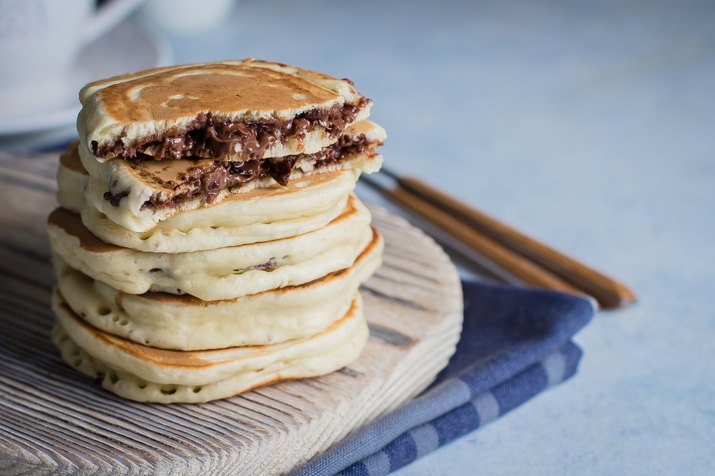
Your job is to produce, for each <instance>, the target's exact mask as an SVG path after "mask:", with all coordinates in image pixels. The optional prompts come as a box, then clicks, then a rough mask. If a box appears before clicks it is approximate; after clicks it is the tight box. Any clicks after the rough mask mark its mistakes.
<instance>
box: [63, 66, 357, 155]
mask: <svg viewBox="0 0 715 476" xmlns="http://www.w3.org/2000/svg"><path fill="white" fill-rule="evenodd" d="M80 101H81V103H82V111H81V113H80V116H79V117H78V121H77V127H78V130H79V132H80V137H81V140H82V141H83V142H84V144H85V145H86V146H87V148H88V149H89V150H92V151H93V152H94V153H95V155H97V156H98V159H100V161H101V160H104V159H108V158H111V157H115V156H121V155H129V156H131V155H132V153H136V152H137V149H136V147H137V144H139V149H138V151H139V152H144V153H149V154H151V155H155V156H156V157H157V158H180V157H179V156H178V152H177V153H176V154H174V155H173V156H171V155H167V156H161V157H160V156H159V155H160V154H159V152H161V150H159V149H161V147H160V146H156V144H150V146H149V147H148V149H147V146H146V143H147V142H146V141H147V140H148V139H153V140H154V142H156V141H157V140H159V141H161V140H163V139H164V138H165V137H166V136H167V135H168V136H171V137H172V138H175V137H177V136H180V135H183V134H184V133H185V132H186V131H187V130H194V129H196V126H197V124H196V121H197V118H201V117H203V116H202V115H206V114H209V115H210V118H212V120H214V121H229V122H231V123H241V124H244V125H248V126H249V127H254V126H256V125H257V124H258V125H265V124H273V125H275V124H276V122H281V121H293V120H294V119H296V116H300V117H306V116H305V115H306V114H308V119H310V118H311V117H313V116H311V115H315V114H317V113H320V112H323V111H327V110H331V108H332V111H333V113H334V116H335V114H337V116H340V118H338V119H337V124H333V125H331V124H327V128H328V129H330V128H331V127H332V130H326V123H325V121H322V122H321V121H318V122H319V123H320V125H318V126H315V127H312V128H309V129H307V133H306V130H305V129H303V134H300V133H295V131H293V130H290V131H287V132H290V133H286V136H287V137H278V138H277V140H275V143H273V144H272V145H270V146H269V147H267V148H265V150H264V151H259V152H263V154H262V157H266V158H269V157H282V156H284V155H291V154H299V153H313V152H314V151H317V150H319V149H321V148H322V147H324V146H325V145H328V144H330V143H332V142H334V141H335V140H336V139H337V136H339V134H340V132H342V130H343V129H344V128H345V127H347V125H349V123H352V122H354V121H355V120H359V119H364V118H365V117H367V114H368V113H369V111H368V109H369V101H368V100H366V99H365V98H364V97H363V96H361V95H360V94H359V93H358V92H357V91H356V90H355V88H354V87H353V86H352V83H351V82H350V81H348V80H340V79H336V78H333V77H330V76H327V75H324V74H321V73H317V72H313V71H308V70H303V69H300V68H295V67H291V66H287V65H283V64H280V63H271V62H264V61H256V60H252V59H248V60H240V61H221V62H214V63H201V64H192V65H183V66H172V67H167V68H156V69H150V70H146V71H142V72H138V73H133V74H126V75H122V76H117V77H114V78H110V79H106V80H102V81H96V82H93V83H90V84H88V85H86V86H85V87H84V88H82V90H81V91H80ZM351 106H353V108H352V109H350V107H351ZM336 108H338V109H339V110H338V111H337V112H336ZM341 108H343V109H341ZM341 111H347V112H348V114H347V119H350V120H348V121H342V119H341V118H343V117H345V114H342V112H341ZM352 113H356V115H355V114H352ZM341 114H342V116H341ZM301 115H302V116H301ZM337 116H335V117H337ZM343 122H347V123H343ZM281 123H282V122H281ZM333 126H334V127H333ZM202 127H203V126H202ZM192 128H193V129H192ZM336 129H340V130H336ZM239 132H240V131H239ZM284 132H286V131H284ZM298 132H300V131H298ZM291 133H292V135H294V136H296V137H291ZM254 139H255V138H254ZM258 139H260V134H259V137H258ZM259 142H260V141H259ZM142 143H143V144H142ZM117 144H119V145H120V146H121V147H119V148H117V147H113V146H116V145H117ZM263 145H265V144H263ZM120 149H121V150H120ZM233 149H235V147H234V148H233ZM233 149H232V150H230V151H228V153H227V155H224V156H222V157H216V156H215V155H216V154H214V153H215V151H202V153H199V154H198V155H199V156H203V157H206V158H220V159H222V160H244V159H245V158H246V157H245V153H246V150H247V149H246V150H233ZM241 149H243V147H242V148H241ZM313 149H314V150H313ZM306 150H309V151H308V152H306ZM184 152H186V153H184ZM190 153H191V154H192V155H197V154H196V150H193V151H191V150H187V151H183V152H181V156H184V155H189V154H190ZM212 154H213V155H212ZM252 158H256V157H252Z"/></svg>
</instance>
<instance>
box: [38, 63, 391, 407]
mask: <svg viewBox="0 0 715 476" xmlns="http://www.w3.org/2000/svg"><path fill="white" fill-rule="evenodd" d="M80 100H81V102H82V111H81V112H80V115H79V117H78V121H77V126H78V131H79V135H80V141H79V143H75V144H73V145H71V146H70V147H69V149H68V150H67V151H66V152H65V154H64V155H63V156H62V157H61V160H60V169H59V173H58V182H59V193H58V199H59V202H60V206H61V208H57V209H56V210H55V211H53V212H52V214H51V215H50V217H49V225H48V228H49V235H50V242H51V245H52V249H53V262H54V267H55V272H56V275H57V281H58V285H57V288H56V290H55V292H54V294H53V309H54V312H55V315H56V317H57V319H56V326H55V330H54V332H53V338H54V341H55V343H56V344H57V346H58V347H59V349H60V351H61V353H62V357H63V358H64V359H65V360H66V361H67V362H68V363H69V364H71V365H72V366H74V367H75V368H77V369H78V370H79V371H81V372H83V373H85V374H88V375H90V376H92V377H94V378H95V379H96V380H97V382H99V383H101V385H102V386H103V387H104V388H106V389H108V390H110V391H112V392H114V393H116V394H118V395H120V396H122V397H126V398H130V399H133V400H138V401H151V402H163V403H169V402H204V401H208V400H213V399H217V398H225V397H228V396H232V395H236V394H238V393H241V392H244V391H246V390H249V389H251V388H255V387H257V386H259V385H265V384H268V383H272V382H277V381H282V380H286V379H295V378H303V377H311V376H317V375H323V374H326V373H329V372H332V371H335V370H337V369H339V368H341V367H343V366H345V365H347V364H348V363H350V362H352V361H353V360H354V359H356V358H357V356H358V355H359V354H360V351H361V350H362V348H363V346H364V345H365V343H366V341H367V337H368V329H367V324H366V321H365V318H364V316H363V313H362V303H361V299H360V294H359V292H358V288H359V286H360V284H361V283H362V282H363V281H365V280H366V279H367V278H368V277H369V276H370V275H371V274H372V273H373V272H374V271H375V270H376V269H377V267H378V266H379V265H380V262H381V253H382V246H383V244H382V239H381V237H380V235H379V234H378V232H377V231H376V230H375V229H374V228H372V227H371V225H370V220H371V217H370V214H369V212H368V211H367V209H366V208H365V206H364V205H363V204H362V203H361V202H360V200H358V198H357V197H356V196H355V195H353V194H352V191H353V188H354V186H355V182H356V180H357V179H358V177H359V175H360V173H361V172H374V171H377V170H378V169H379V168H380V165H381V163H382V157H381V156H380V155H379V154H377V152H376V148H377V147H378V146H379V145H381V144H382V141H383V140H384V139H385V132H384V130H383V129H382V128H381V127H380V126H378V125H376V124H374V123H372V122H370V121H368V120H367V117H368V115H369V112H370V106H371V102H370V101H369V100H368V99H366V98H365V97H363V96H361V95H360V94H359V93H358V92H357V91H356V90H355V88H354V87H353V84H352V83H351V82H350V81H348V80H339V79H335V78H333V77H330V76H327V75H324V74H320V73H316V72H312V71H307V70H303V69H299V68H294V67H291V66H287V65H283V64H277V63H269V62H263V61H256V60H244V61H224V62H217V63H204V64H195V65H186V66H176V67H169V68H159V69H153V70H148V71H143V72H139V73H135V74H128V75H123V76H119V77H115V78H110V79H107V80H103V81H98V82H94V83H91V84H89V85H87V86H85V87H84V88H83V89H82V91H81V92H80Z"/></svg>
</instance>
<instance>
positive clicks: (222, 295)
mask: <svg viewBox="0 0 715 476" xmlns="http://www.w3.org/2000/svg"><path fill="white" fill-rule="evenodd" d="M369 223H370V212H369V211H368V210H367V208H365V206H364V205H363V204H362V203H361V202H360V201H359V200H358V199H357V197H355V196H351V198H350V202H349V205H348V207H346V209H345V211H344V212H343V213H342V214H341V215H340V216H338V217H337V218H336V219H334V220H333V221H331V222H330V223H329V224H328V225H326V226H324V227H323V228H319V229H317V230H314V231H312V232H309V233H305V234H302V235H298V236H293V237H288V238H282V239H279V240H272V241H267V242H263V243H251V244H245V245H239V246H231V247H226V248H220V249H215V250H205V251H195V252H191V253H174V254H170V253H146V252H142V251H136V250H132V249H129V248H122V247H119V246H116V245H112V244H108V243H105V242H103V241H101V240H100V239H98V238H97V237H95V236H94V235H92V234H91V233H90V232H89V230H87V228H85V226H84V225H83V224H82V220H81V219H80V217H79V215H77V214H74V213H71V212H69V211H67V210H64V209H62V208H58V209H56V210H55V211H53V212H52V213H51V214H50V216H49V219H48V233H49V236H50V244H51V246H52V249H53V251H54V252H55V253H57V254H58V255H60V256H61V257H62V258H63V259H64V260H65V261H67V263H68V264H69V265H70V266H72V267H73V268H76V269H79V270H80V271H82V272H83V273H85V274H87V275H89V276H91V277H92V278H94V279H96V280H98V281H102V282H104V283H106V284H108V285H110V286H112V287H113V288H115V289H117V290H119V291H122V292H125V293H128V294H142V293H145V292H147V291H156V292H167V293H171V294H190V295H192V296H195V297H198V298H199V299H202V300H205V301H214V300H220V299H233V298H236V297H241V296H244V295H247V294H254V293H258V292H262V291H266V290H270V289H275V288H278V287H282V286H292V285H297V284H303V283H306V282H309V281H312V280H314V279H317V278H320V277H322V276H325V275H326V274H328V273H331V272H333V271H337V270H339V269H343V268H347V267H349V266H350V265H352V263H353V262H354V261H355V259H356V258H357V256H358V255H359V254H360V252H361V251H362V250H363V249H364V248H365V246H367V244H368V243H369V242H370V240H371V239H372V230H371V228H370V225H369Z"/></svg>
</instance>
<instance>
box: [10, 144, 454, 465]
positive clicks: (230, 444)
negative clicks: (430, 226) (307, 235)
mask: <svg viewBox="0 0 715 476" xmlns="http://www.w3.org/2000/svg"><path fill="white" fill-rule="evenodd" d="M56 163H57V162H56V157H55V156H35V157H19V156H9V155H4V154H0V190H2V192H0V193H1V194H2V196H1V201H0V203H2V206H1V207H0V230H1V231H0V473H9V474H42V473H55V472H63V473H72V474H76V473H79V474H82V473H84V474H105V473H114V474H140V473H153V474H169V473H174V474H279V473H285V472H286V471H289V470H290V469H291V468H293V467H295V466H297V465H300V464H302V463H304V462H306V461H307V460H309V459H310V458H312V457H313V456H315V455H316V454H319V453H320V452H322V451H324V450H325V449H327V448H328V447H329V446H330V445H331V444H333V443H334V442H336V441H338V440H339V439H341V438H342V437H344V436H345V435H346V434H347V433H349V432H350V431H352V430H354V429H356V428H358V427H360V426H361V425H364V424H365V423H366V422H369V421H370V420H372V419H374V418H376V417H377V416H379V415H381V414H384V413H385V412H387V411H390V410H391V409H394V408H395V407H396V406H398V405H399V404H401V403H403V402H404V401H406V400H408V399H410V398H412V397H414V396H415V395H416V394H418V393H419V392H420V391H422V390H423V389H424V388H425V387H426V386H427V385H429V383H430V382H431V381H432V380H433V379H434V377H435V375H436V374H437V373H438V372H439V370H440V369H441V368H442V367H443V366H444V365H445V364H446V363H447V360H448V358H449V356H450V355H451V354H452V352H453V351H454V347H455V345H456V343H457V340H458V338H459V332H460V329H461V316H462V299H461V288H460V285H459V277H458V275H457V273H456V270H455V269H454V267H453V266H452V264H451V262H450V261H449V258H448V257H447V256H446V255H445V253H444V252H443V251H442V250H441V249H440V248H439V247H438V246H437V245H436V244H435V243H434V242H433V241H432V240H431V239H430V238H428V237H427V236H426V235H424V234H423V233H422V232H421V231H419V230H417V229H416V228H413V227H412V226H410V225H409V224H408V223H407V222H406V221H404V220H403V219H401V218H398V217H395V216H392V215H390V214H388V213H387V212H385V211H383V210H373V215H374V221H375V224H376V225H377V227H378V228H379V229H380V231H381V232H382V233H383V235H384V237H385V242H386V248H385V257H384V265H383V266H382V268H381V269H380V270H379V271H378V272H377V273H376V275H375V276H374V277H373V278H372V279H370V280H369V281H368V282H367V283H366V284H365V285H364V286H363V288H362V293H363V297H364V300H365V314H366V316H367V318H368V321H369V324H370V340H369V342H368V345H367V347H366V349H365V351H364V352H363V354H362V356H361V357H360V359H358V361H356V362H355V363H353V364H352V365H350V366H349V367H348V368H345V369H343V370H341V371H339V372H336V373H333V374H331V375H328V376H325V377H320V378H314V379H308V380H300V381H294V382H285V383H281V384H279V385H274V386H270V387H264V388H261V389H257V390H254V391H252V392H249V393H247V394H244V395H241V396H237V397H234V398H230V399H227V400H222V401H216V402H211V403H206V404H200V405H177V404H174V405H149V404H139V403H134V402H129V401H126V400H122V399H120V398H118V397H116V396H114V395H112V394H110V393H108V392H106V391H104V390H102V389H101V388H100V387H98V386H97V385H95V384H94V383H93V382H92V381H91V380H89V379H87V378H86V377H84V376H82V375H80V374H79V373H77V372H76V371H74V370H73V369H71V368H70V367H68V366H67V365H65V364H64V363H63V362H62V361H61V360H60V358H59V355H58V353H57V351H56V350H55V348H54V347H53V345H52V343H51V341H50V337H49V334H50V329H51V325H52V319H53V318H52V314H51V311H50V308H49V298H50V291H51V289H52V286H53V284H54V283H53V277H52V273H51V269H50V265H49V246H48V244H47V238H46V232H45V223H46V216H47V214H48V213H49V211H50V210H51V209H52V208H53V207H54V206H55V197H54V193H55V172H56Z"/></svg>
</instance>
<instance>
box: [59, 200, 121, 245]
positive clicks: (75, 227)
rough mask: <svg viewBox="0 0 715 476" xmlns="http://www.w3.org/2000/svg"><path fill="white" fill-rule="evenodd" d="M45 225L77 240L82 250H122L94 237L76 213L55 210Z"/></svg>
mask: <svg viewBox="0 0 715 476" xmlns="http://www.w3.org/2000/svg"><path fill="white" fill-rule="evenodd" d="M47 223H48V224H49V225H54V226H57V227H59V228H61V229H62V230H64V232H65V233H67V234H68V235H70V236H74V237H75V238H77V239H78V240H79V244H80V246H81V247H82V248H84V249H85V250H87V251H91V252H93V253H109V252H113V251H121V250H122V249H123V248H121V247H119V246H116V245H110V244H109V243H105V242H104V241H102V240H100V239H99V238H97V237H96V236H94V235H93V234H92V233H91V232H90V231H89V230H88V229H87V228H86V227H85V226H84V224H83V223H82V218H80V216H79V215H77V214H76V213H72V212H71V211H69V210H66V209H64V208H55V209H54V210H53V211H52V213H50V216H49V217H47Z"/></svg>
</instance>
